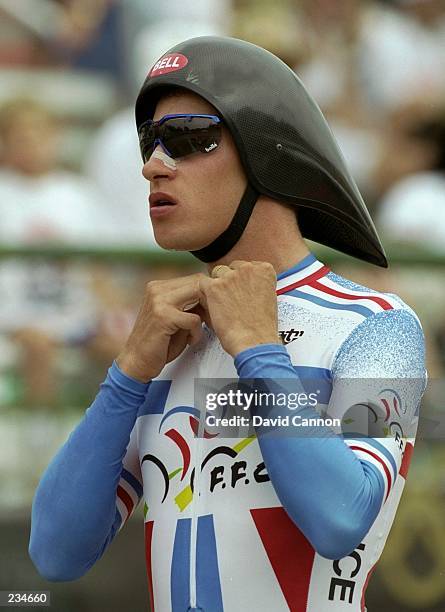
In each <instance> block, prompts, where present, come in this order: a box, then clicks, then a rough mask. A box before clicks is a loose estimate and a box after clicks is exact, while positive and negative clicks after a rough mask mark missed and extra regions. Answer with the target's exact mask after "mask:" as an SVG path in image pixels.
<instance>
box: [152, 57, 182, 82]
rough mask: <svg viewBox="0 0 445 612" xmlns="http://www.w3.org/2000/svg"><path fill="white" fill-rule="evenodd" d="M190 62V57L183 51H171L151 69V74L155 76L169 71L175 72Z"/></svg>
mask: <svg viewBox="0 0 445 612" xmlns="http://www.w3.org/2000/svg"><path fill="white" fill-rule="evenodd" d="M188 63H189V61H188V59H187V58H186V57H185V55H182V53H169V54H168V55H164V57H161V59H160V60H158V61H157V62H156V64H155V65H154V66H153V68H152V69H151V70H150V73H149V76H150V77H154V76H159V75H161V74H167V73H168V72H175V71H176V70H181V68H184V67H185V66H187V64H188Z"/></svg>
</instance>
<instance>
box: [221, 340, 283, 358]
mask: <svg viewBox="0 0 445 612" xmlns="http://www.w3.org/2000/svg"><path fill="white" fill-rule="evenodd" d="M261 344H279V345H280V346H282V344H283V343H282V341H281V338H280V336H279V335H278V334H275V335H271V336H261V337H260V336H256V337H251V338H249V337H246V338H243V339H241V340H238V341H237V342H236V343H234V344H233V349H232V351H231V353H232V356H233V357H235V356H236V355H238V354H239V353H241V352H242V351H245V350H247V349H249V348H253V347H255V346H259V345H261Z"/></svg>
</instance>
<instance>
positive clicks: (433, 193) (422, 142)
mask: <svg viewBox="0 0 445 612" xmlns="http://www.w3.org/2000/svg"><path fill="white" fill-rule="evenodd" d="M401 134H402V138H403V137H404V138H405V142H404V143H403V144H404V146H401V144H402V142H401V139H400V137H399V139H398V140H396V139H394V138H391V140H390V141H389V142H391V146H392V155H393V156H394V159H395V160H398V159H401V160H405V161H402V162H400V163H397V161H396V163H395V167H396V169H397V170H399V171H400V167H401V164H403V165H402V168H404V169H405V170H406V168H407V167H408V168H409V170H410V172H402V173H401V177H398V178H399V180H398V181H396V182H395V183H394V184H393V185H392V186H391V187H390V189H389V190H388V192H387V193H386V194H385V195H384V197H383V199H382V201H381V203H380V207H379V216H378V225H379V226H380V228H381V230H382V232H383V233H384V234H386V235H387V236H388V238H389V239H390V240H391V241H394V242H404V243H407V244H416V245H418V246H419V247H420V248H422V249H429V250H432V251H434V252H436V253H442V254H444V253H445V214H444V211H445V116H444V118H442V119H436V120H433V119H431V120H429V121H427V122H422V123H420V124H418V125H415V126H411V127H410V129H406V130H405V132H404V133H403V132H401ZM401 151H403V154H402V155H401ZM406 160H407V161H406ZM389 161H390V160H388V162H389Z"/></svg>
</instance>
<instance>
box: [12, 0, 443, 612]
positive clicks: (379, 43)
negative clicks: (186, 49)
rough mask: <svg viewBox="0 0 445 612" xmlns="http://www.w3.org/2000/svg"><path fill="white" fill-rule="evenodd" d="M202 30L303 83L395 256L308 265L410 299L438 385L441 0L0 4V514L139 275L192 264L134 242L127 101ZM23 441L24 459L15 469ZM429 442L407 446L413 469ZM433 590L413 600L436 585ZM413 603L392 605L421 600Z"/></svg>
mask: <svg viewBox="0 0 445 612" xmlns="http://www.w3.org/2000/svg"><path fill="white" fill-rule="evenodd" d="M203 34H223V35H224V34H228V35H233V36H237V37H240V38H244V39H246V40H249V41H251V42H254V43H257V44H259V45H261V46H263V47H266V48H267V49H269V50H270V51H272V52H274V53H275V54H276V55H278V56H279V57H281V58H282V59H283V60H284V61H285V62H286V63H287V64H288V65H289V66H290V67H291V68H292V69H293V70H295V72H296V73H297V74H298V76H299V77H300V78H301V79H302V81H303V83H304V84H305V85H306V87H307V88H308V90H309V91H310V92H311V93H312V95H313V96H314V97H315V99H316V100H317V102H318V104H319V105H320V107H321V108H322V110H323V112H324V113H325V115H326V117H327V118H328V121H329V123H330V125H331V127H332V129H333V132H334V134H335V136H336V138H337V140H338V142H339V144H340V147H341V149H342V151H343V154H344V156H345V158H346V160H347V162H348V165H349V167H350V169H351V172H352V174H353V176H354V177H355V179H356V181H357V183H358V186H359V188H360V190H361V193H362V195H363V197H364V199H365V201H366V203H367V205H368V207H369V209H370V211H371V213H372V215H373V218H374V220H375V222H376V225H377V227H378V229H379V231H380V233H381V236H382V239H383V242H384V244H385V246H386V247H387V248H388V251H389V255H390V259H391V256H393V259H394V261H395V262H396V263H395V264H394V265H393V266H392V268H391V269H390V270H389V271H380V270H375V269H371V268H370V267H369V266H366V265H360V264H357V263H354V262H352V261H350V260H349V259H345V258H341V259H340V260H339V261H336V260H335V257H334V255H333V254H328V255H327V258H328V263H332V264H333V267H334V268H335V269H336V271H339V272H340V273H344V274H346V275H348V276H349V277H352V278H353V279H354V280H356V281H358V282H363V283H364V284H366V285H368V286H370V287H373V288H376V289H380V290H387V291H391V292H396V293H398V294H399V295H401V296H402V297H403V299H404V300H405V301H407V302H408V303H409V304H410V305H412V306H413V307H414V308H415V309H416V311H417V312H418V314H419V316H420V317H421V319H422V322H423V324H424V327H425V331H426V335H427V348H428V356H427V358H428V369H429V374H430V377H431V379H432V380H434V381H437V385H438V386H437V387H436V388H437V389H442V387H441V385H440V379H441V378H443V373H444V368H445V311H444V309H443V303H444V299H445V283H444V270H445V210H444V209H445V2H444V1H443V0H386V1H384V0H380V1H378V0H274V1H273V2H272V1H271V0H189V1H188V2H183V1H181V0H166V1H164V2H156V1H155V0H94V2H91V0H38V1H36V0H14V2H11V0H0V423H1V425H0V460H1V463H2V467H0V515H1V511H2V509H3V510H4V511H8V510H9V511H16V510H17V509H18V508H23V507H25V508H27V505H29V502H30V495H31V494H32V490H33V487H34V486H35V482H36V478H37V477H38V472H39V470H40V469H41V468H42V466H44V465H45V462H46V461H47V460H48V458H49V457H50V455H51V453H52V452H53V450H54V447H55V446H57V444H59V443H60V441H61V440H63V439H64V436H65V435H66V433H67V432H68V431H69V430H70V427H71V425H72V422H73V420H74V421H75V419H76V418H78V414H79V412H77V413H76V412H75V410H74V413H73V412H72V409H76V408H77V409H78V410H81V411H82V410H84V409H85V408H86V407H87V406H88V405H89V404H90V402H91V400H92V398H93V397H94V393H95V391H96V389H97V385H98V383H99V382H100V381H101V380H102V379H103V378H104V376H105V372H106V369H107V367H108V365H109V364H110V362H111V360H112V359H113V358H114V356H115V355H116V354H117V352H118V350H119V347H120V346H121V345H122V343H123V341H124V340H125V338H126V337H127V334H128V333H129V330H130V329H131V325H132V321H133V320H134V317H135V314H136V310H137V307H138V304H139V300H140V297H141V295H142V291H143V287H144V284H145V283H146V282H147V281H148V280H150V279H151V278H166V277H168V276H177V275H179V274H183V273H184V272H189V271H194V270H196V269H197V263H196V262H195V261H193V260H190V259H187V258H185V259H184V260H181V259H180V258H179V259H174V260H173V259H168V258H165V257H164V255H163V254H162V252H161V251H160V249H159V248H158V247H157V245H156V243H155V241H154V238H153V233H152V229H151V225H150V220H149V215H148V209H147V193H148V185H147V183H146V181H144V179H143V178H142V176H141V165H142V164H141V160H140V154H139V148H138V142H137V135H136V130H135V125H134V118H133V105H134V100H135V97H136V94H137V91H138V88H139V86H140V85H141V83H142V81H143V79H144V77H145V75H146V74H147V72H148V70H149V69H150V67H151V66H152V64H153V63H154V62H155V61H156V60H157V59H158V57H159V56H160V55H161V54H162V53H163V52H164V51H165V50H167V49H168V48H169V47H170V46H172V45H173V44H175V43H177V42H179V41H180V40H182V39H185V38H189V37H192V36H195V35H196V36H198V35H203ZM279 93H280V92H277V96H279ZM98 251H99V255H98ZM315 251H316V252H317V249H316V248H315ZM76 252H78V253H81V254H82V257H80V256H79V254H78V253H77V254H76ZM107 253H108V254H110V253H111V254H113V257H111V256H110V257H108V258H107V257H106V254H107ZM141 253H142V256H141ZM104 254H105V255H104ZM144 254H145V255H144ZM397 262H398V263H397ZM419 262H423V264H422V265H420V263H419ZM433 389H434V388H433ZM434 394H435V395H434ZM440 396H441V393H440V391H438V390H436V391H434V390H433V400H431V401H434V397H436V401H437V402H438V403H440V401H441V400H440ZM437 398H438V399H437ZM442 401H443V400H442ZM439 408H440V406H439ZM61 414H62V415H65V416H66V420H65V421H64V423H65V424H64V425H63V426H62V425H59V426H57V427H55V428H53V430H52V429H51V423H53V421H52V420H51V419H52V418H53V417H54V415H58V416H60V415H61ZM30 415H31V416H32V418H33V419H34V420H33V421H31V423H32V427H30V428H29V429H28V430H27V429H26V423H29V422H30V421H29V418H30ZM73 415H74V416H73ZM24 431H25V432H26V431H28V434H26V433H23V432H24ZM36 432H37V433H36ZM23 436H25V438H24V437H23ZM26 436H27V437H26ZM24 444H31V445H32V448H33V450H34V451H36V456H37V460H35V461H34V463H33V465H34V466H35V470H34V471H33V470H32V469H31V470H28V473H29V477H28V478H26V477H24V475H23V472H24V471H23V464H22V463H21V460H20V459H19V457H20V456H21V455H22V450H23V449H22V445H24ZM434 452H435V451H434ZM432 453H433V451H431V450H430V449H427V450H424V454H423V455H422V454H421V453H419V456H420V457H423V461H424V463H426V464H428V465H430V464H431V463H432V462H433V455H432ZM444 461H445V460H444ZM419 465H420V464H419ZM419 469H420V468H419ZM444 473H445V472H444ZM439 481H440V490H441V491H445V486H444V485H445V481H443V478H442V479H441V480H440V479H439ZM431 482H433V484H434V483H436V480H434V478H432V480H431ZM431 482H429V485H431V489H432V488H433V484H431ZM427 485H428V483H427ZM434 486H436V484H434ZM444 534H445V530H444ZM442 538H443V535H442ZM444 548H445V546H444ZM418 550H419V549H418ZM428 554H429V555H430V557H429V559H430V560H431V557H432V556H434V555H435V554H436V550H435V549H431V550H430V551H429V552H428ZM428 554H427V555H426V557H425V559H427V558H428ZM0 559H1V553H0ZM0 563H1V561H0ZM425 563H427V561H425ZM413 571H414V570H413ZM0 574H1V572H0ZM444 582H445V581H444ZM5 588H6V587H5ZM425 588H427V587H425ZM428 588H430V587H428ZM434 592H436V591H434ZM437 593H438V595H437V597H436V599H435V600H434V597H433V598H432V599H431V601H432V602H433V603H434V602H436V603H437V601H439V599H440V597H442V596H444V593H445V585H442V588H441V589H439V590H438V591H437ZM394 597H395V595H394ZM415 599H416V597H415V596H413V597H412V598H411V600H410V601H414V600H415ZM425 601H426V600H424V603H423V604H422V605H423V607H422V605H420V607H419V608H416V607H412V608H409V607H407V608H406V609H425V610H426V609H428V610H430V609H431V610H433V609H435V608H434V607H427V606H426V605H425ZM427 603H428V602H427ZM431 605H433V604H431ZM370 609H372V608H370ZM382 609H383V608H382ZM391 609H392V610H395V609H396V608H394V607H393V608H391ZM403 609H405V608H403V607H400V610H403ZM437 609H439V608H437Z"/></svg>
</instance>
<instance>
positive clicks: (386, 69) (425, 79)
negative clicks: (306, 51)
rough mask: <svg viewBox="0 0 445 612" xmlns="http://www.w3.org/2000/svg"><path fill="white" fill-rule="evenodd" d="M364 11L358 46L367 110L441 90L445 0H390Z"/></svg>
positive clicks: (431, 96) (433, 96)
mask: <svg viewBox="0 0 445 612" xmlns="http://www.w3.org/2000/svg"><path fill="white" fill-rule="evenodd" d="M393 4H394V7H395V8H394V9H390V8H388V7H387V6H386V7H385V8H383V9H382V8H378V7H377V6H376V7H375V8H374V9H373V10H372V11H368V12H367V13H366V19H365V20H364V22H363V29H362V34H361V46H360V49H359V53H360V61H361V70H362V84H363V87H364V88H365V90H366V94H367V97H368V100H369V112H380V113H386V112H388V111H391V110H394V109H395V108H397V107H400V106H404V105H405V104H407V103H408V104H411V103H412V102H414V101H416V100H423V101H425V99H427V100H428V101H429V102H431V103H434V102H435V101H437V100H440V99H441V97H443V95H444V94H445V53H444V40H445V3H444V2H443V0H394V2H393Z"/></svg>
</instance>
